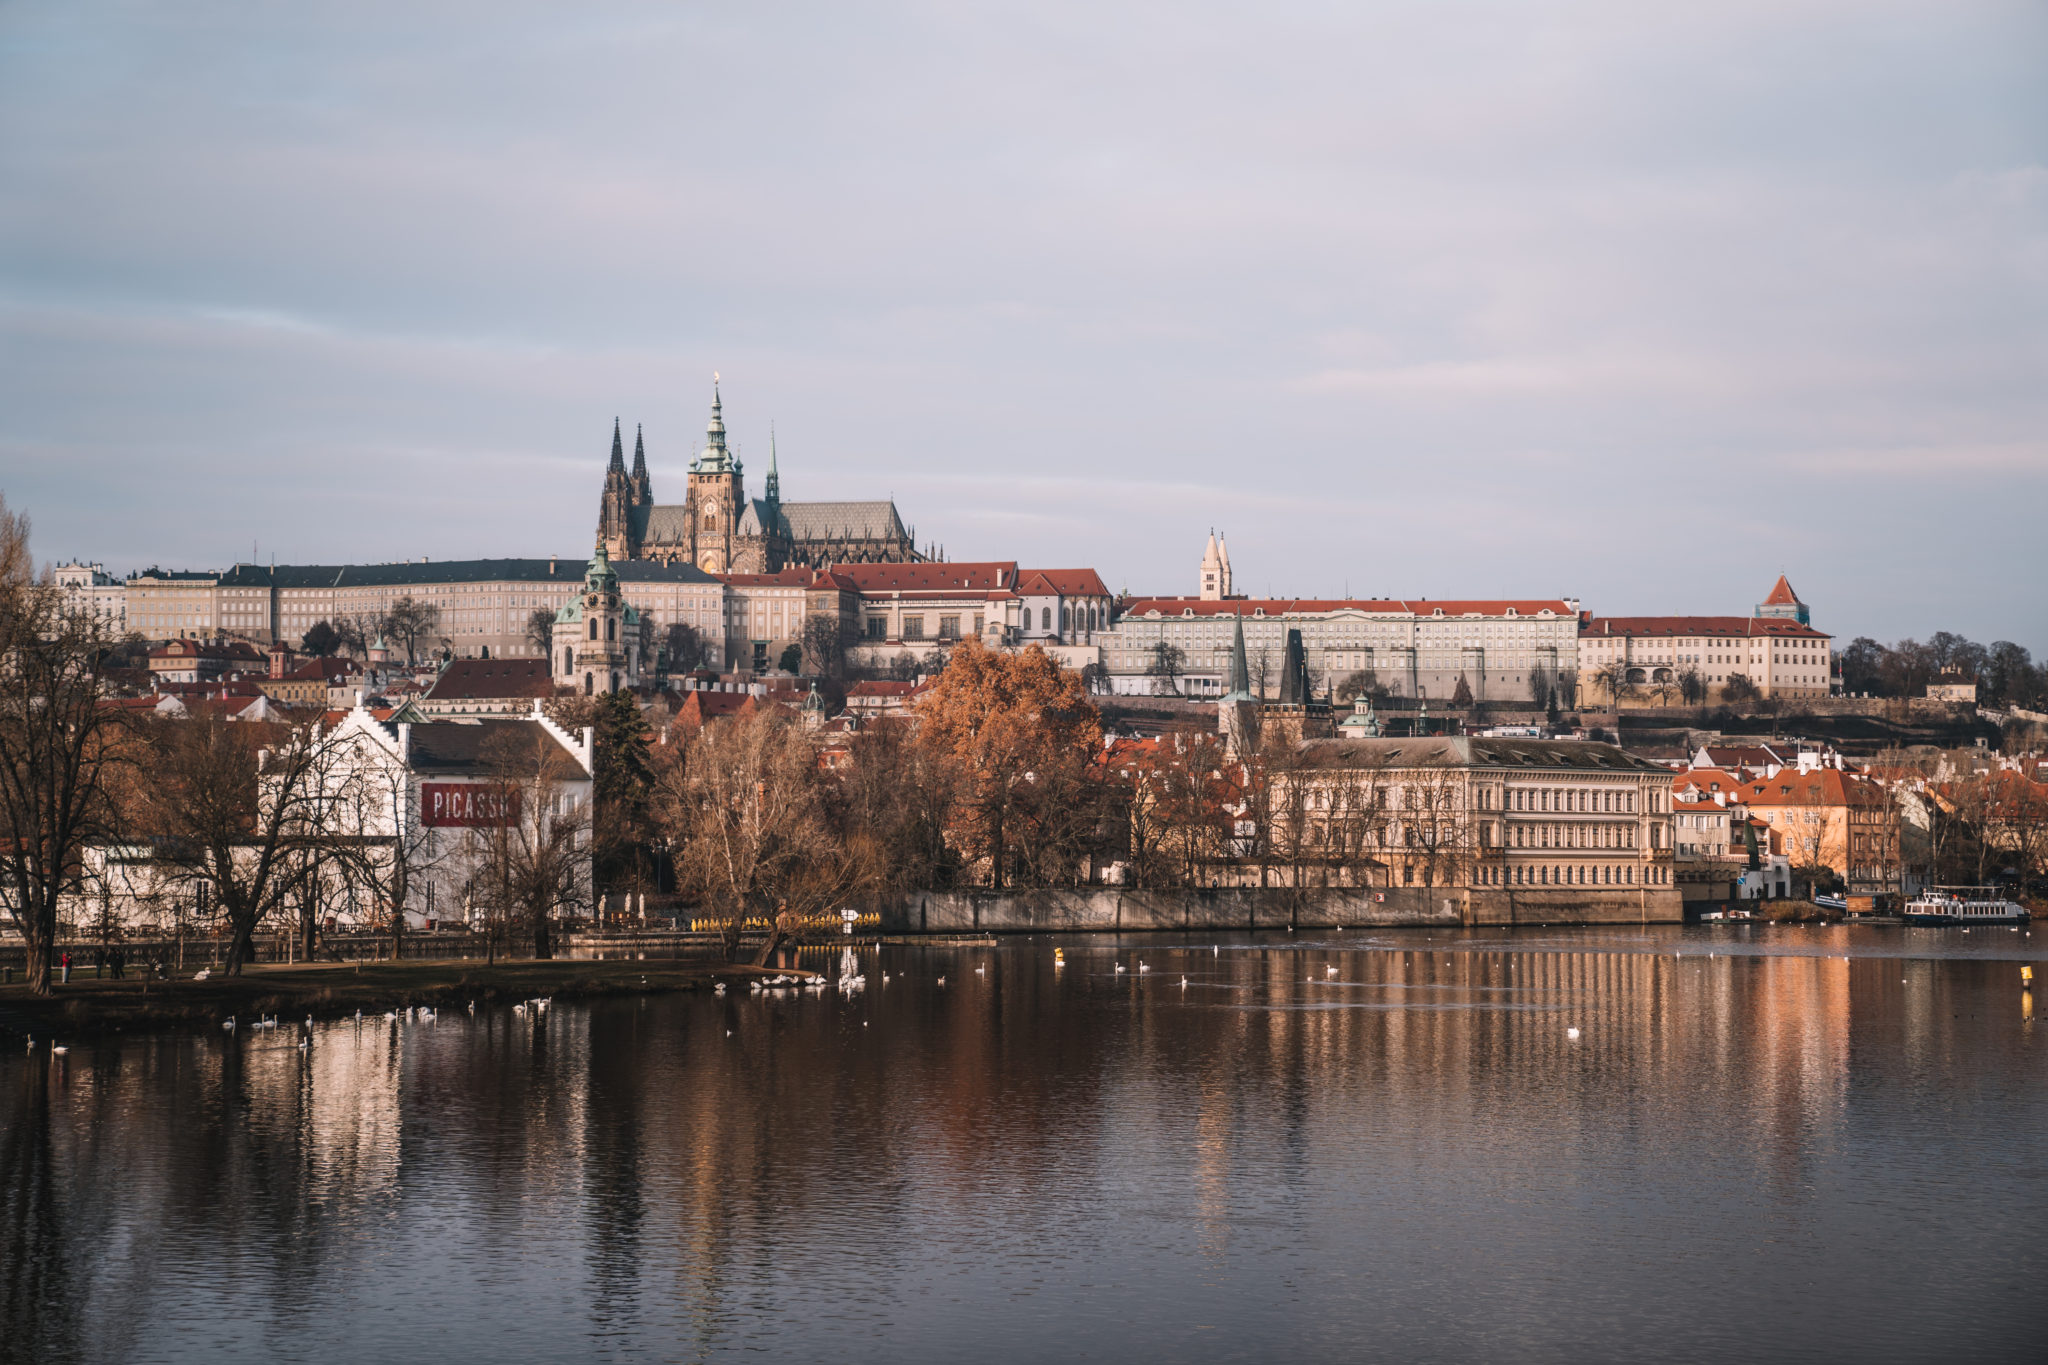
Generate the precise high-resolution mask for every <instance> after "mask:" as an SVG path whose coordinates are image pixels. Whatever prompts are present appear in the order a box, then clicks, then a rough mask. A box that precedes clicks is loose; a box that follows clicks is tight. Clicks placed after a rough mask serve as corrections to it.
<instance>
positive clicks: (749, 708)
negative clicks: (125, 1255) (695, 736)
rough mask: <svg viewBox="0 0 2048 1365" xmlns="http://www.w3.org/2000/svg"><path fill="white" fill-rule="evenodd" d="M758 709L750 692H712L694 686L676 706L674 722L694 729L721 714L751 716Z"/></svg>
mask: <svg viewBox="0 0 2048 1365" xmlns="http://www.w3.org/2000/svg"><path fill="white" fill-rule="evenodd" d="M759 709H760V708H759V707H757V706H755V705H754V696H753V694H752V693H751V692H712V691H708V690H705V689H703V688H694V689H692V690H691V691H690V692H689V693H688V694H686V695H685V696H684V698H683V704H682V705H681V706H678V707H677V708H676V715H675V722H674V723H675V724H677V725H681V726H683V727H684V728H686V729H690V730H696V729H701V728H702V727H703V726H704V724H705V723H706V722H707V721H714V720H717V719H719V718H720V717H722V716H751V715H753V714H754V712H756V711H757V710H759Z"/></svg>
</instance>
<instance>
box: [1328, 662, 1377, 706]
mask: <svg viewBox="0 0 2048 1365" xmlns="http://www.w3.org/2000/svg"><path fill="white" fill-rule="evenodd" d="M1386 695H1387V690H1386V689H1385V688H1384V687H1381V686H1380V680H1379V675H1378V674H1377V673H1375V672H1374V671H1373V670H1372V669H1370V668H1361V669H1359V670H1357V671H1356V672H1354V673H1349V674H1346V675H1345V677H1344V679H1343V681H1341V682H1339V683H1338V684H1337V700H1338V701H1340V702H1350V701H1356V700H1357V699H1358V698H1360V697H1367V698H1370V699H1371V700H1373V701H1379V700H1380V699H1381V698H1383V697H1385V696H1386Z"/></svg>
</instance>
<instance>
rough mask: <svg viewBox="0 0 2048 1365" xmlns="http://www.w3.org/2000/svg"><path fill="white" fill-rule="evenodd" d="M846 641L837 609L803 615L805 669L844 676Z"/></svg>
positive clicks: (823, 674)
mask: <svg viewBox="0 0 2048 1365" xmlns="http://www.w3.org/2000/svg"><path fill="white" fill-rule="evenodd" d="M846 645H847V639H846V628H845V625H844V624H843V623H842V622H841V620H840V618H839V616H838V614H837V613H828V612H821V611H814V612H811V613H809V614H808V615H806V616H805V617H804V626H803V639H802V646H803V669H804V671H805V672H807V673H812V674H815V675H817V676H818V677H821V678H838V677H842V676H844V675H845V672H846ZM693 666H694V665H693Z"/></svg>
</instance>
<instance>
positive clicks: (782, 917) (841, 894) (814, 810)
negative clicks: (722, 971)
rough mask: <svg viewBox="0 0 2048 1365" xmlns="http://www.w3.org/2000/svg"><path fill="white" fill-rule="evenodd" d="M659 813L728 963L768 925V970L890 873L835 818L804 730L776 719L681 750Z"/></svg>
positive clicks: (671, 765)
mask: <svg viewBox="0 0 2048 1365" xmlns="http://www.w3.org/2000/svg"><path fill="white" fill-rule="evenodd" d="M671 747H674V746H671ZM655 808H656V811H657V817H656V818H657V819H659V820H660V821H661V822H662V823H663V825H664V826H665V828H666V829H667V831H668V833H669V835H670V839H671V843H672V845H673V846H675V847H677V848H679V849H680V850H681V852H680V855H679V857H678V861H677V875H678V879H679V880H680V881H681V882H682V884H683V885H684V886H685V887H686V888H687V889H688V890H689V892H690V893H691V894H693V895H694V896H695V897H696V898H697V900H698V902H699V904H700V906H701V907H702V909H703V910H704V911H705V912H706V913H707V915H708V916H709V917H710V918H711V919H713V920H715V921H716V922H717V924H718V926H719V935H720V940H721V942H722V943H723V945H724V949H725V954H726V957H727V959H728V960H736V959H737V958H738V956H739V950H740V940H741V936H742V935H743V934H744V933H745V931H746V930H747V928H748V927H749V926H750V925H754V924H760V925H763V926H765V927H766V929H767V937H766V938H765V940H764V941H763V943H762V945H761V947H760V949H759V950H758V952H757V953H756V954H755V961H756V962H757V963H766V962H767V961H768V960H769V959H770V957H771V956H772V955H773V954H774V952H775V950H776V949H777V948H779V947H781V946H782V944H783V943H785V942H787V941H789V940H790V939H792V938H796V937H800V936H801V935H803V934H804V933H806V932H808V931H813V930H816V929H818V928H820V927H822V926H825V925H827V924H829V923H831V922H832V920H833V917H834V916H835V915H836V913H837V912H838V910H839V909H840V907H841V906H843V905H844V904H845V903H846V902H847V901H848V900H849V899H850V898H852V897H854V896H857V895H859V894H861V893H863V892H865V891H868V890H871V889H873V888H874V887H875V886H877V885H878V884H879V883H880V880H881V878H882V876H883V864H882V862H881V860H880V858H879V857H878V856H877V854H878V849H877V848H876V845H875V842H874V840H873V838H872V835H871V834H870V832H869V831H866V830H857V829H848V828H845V827H844V826H843V825H841V824H839V822H837V821H835V820H834V819H833V813H834V812H833V810H832V802H831V801H830V800H829V798H828V793H827V791H826V788H825V783H824V779H823V778H822V776H821V774H820V771H819V768H818V763H817V757H816V755H815V753H814V752H813V751H812V749H811V746H810V745H809V744H808V743H807V742H806V741H805V739H804V737H803V734H802V731H801V730H799V729H798V728H797V727H796V726H793V725H791V724H790V723H789V722H787V721H785V720H784V719H782V718H781V717H780V716H778V715H776V714H774V713H772V712H767V711H763V712H760V713H758V714H755V715H752V716H742V717H736V718H734V719H731V720H728V721H726V722H723V723H721V724H719V725H717V726H712V727H707V728H706V729H704V730H703V731H701V732H700V733H699V734H698V735H697V737H696V738H695V739H694V740H693V741H691V742H690V743H689V745H688V747H687V748H686V749H684V750H682V751H680V752H677V753H675V754H673V755H670V756H669V757H668V759H667V761H666V762H665V763H664V764H663V765H662V766H661V769H660V774H659V777H658V779H657V782H656V795H655Z"/></svg>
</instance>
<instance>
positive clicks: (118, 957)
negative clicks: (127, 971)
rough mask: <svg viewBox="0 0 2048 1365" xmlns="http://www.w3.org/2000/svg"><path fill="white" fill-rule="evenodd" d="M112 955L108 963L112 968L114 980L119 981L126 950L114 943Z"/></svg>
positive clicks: (126, 954) (126, 953)
mask: <svg viewBox="0 0 2048 1365" xmlns="http://www.w3.org/2000/svg"><path fill="white" fill-rule="evenodd" d="M112 956H113V962H112V963H111V964H110V965H111V966H112V967H113V970H114V980H116V981H119V980H120V979H121V974H122V972H121V969H122V966H123V963H124V959H126V958H127V956H128V950H127V949H126V948H123V947H122V946H121V945H120V944H118V943H117V944H115V945H114V951H113V954H112Z"/></svg>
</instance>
